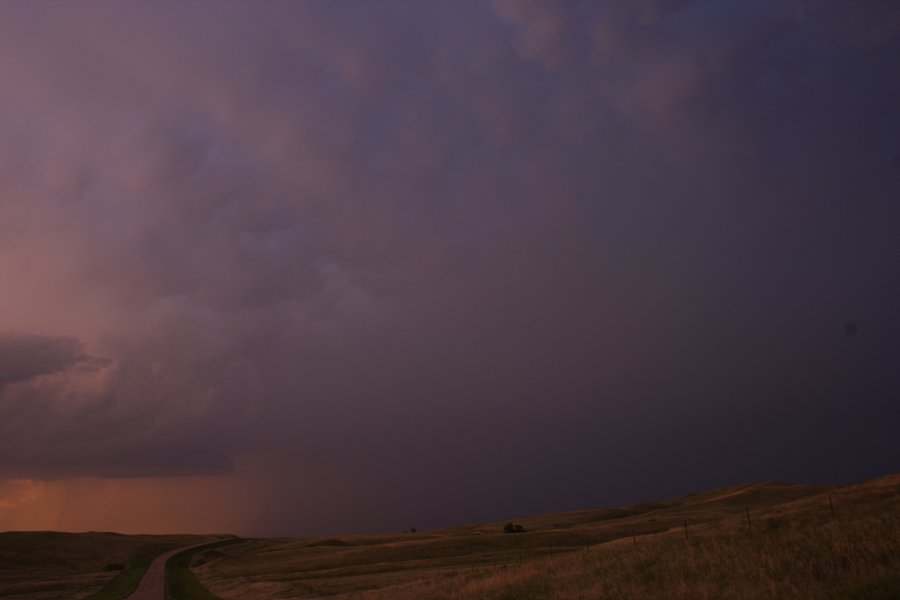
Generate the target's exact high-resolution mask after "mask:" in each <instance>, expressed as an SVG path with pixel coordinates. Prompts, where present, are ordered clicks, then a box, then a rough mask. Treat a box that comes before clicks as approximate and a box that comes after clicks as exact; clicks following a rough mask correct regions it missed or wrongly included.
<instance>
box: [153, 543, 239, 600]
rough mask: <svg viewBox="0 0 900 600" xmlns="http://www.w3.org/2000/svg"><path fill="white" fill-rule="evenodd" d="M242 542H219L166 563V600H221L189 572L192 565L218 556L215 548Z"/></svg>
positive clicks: (187, 552) (188, 552)
mask: <svg viewBox="0 0 900 600" xmlns="http://www.w3.org/2000/svg"><path fill="white" fill-rule="evenodd" d="M242 541H243V540H241V539H239V538H232V539H227V540H221V541H218V542H214V543H212V544H208V545H206V546H200V547H198V548H191V549H189V550H185V551H184V552H179V553H178V554H176V555H175V556H173V557H172V558H170V559H169V561H168V562H167V563H166V599H167V600H221V599H220V598H219V597H218V596H216V595H214V594H212V593H211V592H210V591H209V590H207V589H206V588H205V587H203V585H202V584H201V583H200V582H199V581H197V578H196V577H195V576H194V573H193V572H192V571H191V565H192V564H203V563H204V562H205V561H207V560H209V559H210V557H213V556H220V555H219V554H218V552H217V550H216V549H217V548H221V547H223V546H230V545H232V544H237V543H240V542H242Z"/></svg>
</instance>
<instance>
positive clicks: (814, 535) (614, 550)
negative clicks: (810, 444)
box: [194, 475, 900, 600]
mask: <svg viewBox="0 0 900 600" xmlns="http://www.w3.org/2000/svg"><path fill="white" fill-rule="evenodd" d="M832 507H833V512H832ZM511 520H513V521H515V523H517V524H519V525H521V526H522V527H523V528H524V530H525V531H524V532H523V533H513V534H509V533H504V532H503V527H504V525H505V522H497V523H488V524H484V525H476V526H468V527H454V528H450V529H446V530H441V531H431V532H423V533H403V534H395V535H369V536H347V537H341V538H333V537H332V538H301V539H260V540H250V541H247V542H245V543H241V544H236V545H234V546H230V547H227V548H221V549H218V550H216V551H214V552H213V553H209V554H204V553H201V554H200V555H198V557H197V560H198V563H195V566H194V572H195V573H196V574H197V576H198V578H199V580H200V581H201V582H202V583H203V584H204V585H205V586H206V587H207V588H209V589H210V590H211V591H212V592H213V593H215V594H216V595H218V596H220V597H221V598H226V599H235V600H236V599H239V598H240V599H244V600H256V599H260V600H261V599H268V598H320V597H326V596H327V597H333V598H337V599H349V598H365V599H371V600H380V599H384V600H387V599H391V600H408V599H414V598H415V599H419V598H422V599H424V598H427V599H434V600H444V599H445V600H463V599H466V600H468V599H473V598H474V599H485V600H486V599H508V600H513V599H516V600H528V599H563V598H565V599H581V598H583V599H588V598H590V599H595V598H613V599H614V598H659V599H663V598H665V599H667V600H668V599H672V598H747V599H750V598H753V599H756V598H835V599H836V598H848V599H849V598H872V599H887V598H900V475H894V476H890V477H886V478H883V479H879V480H876V481H871V482H866V483H860V484H854V485H849V486H802V485H792V484H785V483H759V484H751V485H742V486H734V487H729V488H724V489H719V490H714V491H710V492H704V493H699V494H691V495H688V496H684V497H682V498H676V499H674V500H669V501H664V502H654V503H646V504H635V505H630V506H623V507H619V508H614V509H600V510H582V511H575V512H568V513H561V514H552V515H540V516H534V517H527V518H522V519H511ZM200 563H202V564H200Z"/></svg>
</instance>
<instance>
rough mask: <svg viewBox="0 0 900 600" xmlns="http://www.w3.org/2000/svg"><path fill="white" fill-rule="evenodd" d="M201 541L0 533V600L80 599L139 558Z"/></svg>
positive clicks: (192, 538) (190, 538) (184, 537)
mask: <svg viewBox="0 0 900 600" xmlns="http://www.w3.org/2000/svg"><path fill="white" fill-rule="evenodd" d="M206 537H208V536H193V535H169V536H161V535H120V534H117V533H95V532H91V533H57V532H51V531H38V532H34V531H29V532H8V533H0V598H3V599H6V598H10V599H12V598H15V599H16V600H20V599H21V600H50V599H57V598H59V599H62V598H65V599H66V600H71V599H80V598H86V597H88V596H91V595H93V594H94V593H96V592H98V591H100V590H101V589H102V588H103V587H104V586H105V585H106V583H107V582H109V581H110V580H112V579H113V578H114V577H116V576H117V575H119V574H120V573H122V572H123V571H125V570H126V569H128V567H130V566H131V565H132V564H134V563H135V562H139V561H140V560H141V559H142V558H144V557H149V556H155V555H157V554H160V553H162V552H164V551H165V550H169V549H171V548H177V547H179V546H185V545H187V544H190V543H193V542H196V541H201V540H203V539H206Z"/></svg>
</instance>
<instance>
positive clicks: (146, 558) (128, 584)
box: [84, 546, 171, 600]
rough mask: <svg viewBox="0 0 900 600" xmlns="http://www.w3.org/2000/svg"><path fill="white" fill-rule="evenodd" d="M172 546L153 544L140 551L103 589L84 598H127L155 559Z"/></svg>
mask: <svg viewBox="0 0 900 600" xmlns="http://www.w3.org/2000/svg"><path fill="white" fill-rule="evenodd" d="M170 548H171V546H151V547H149V548H144V549H143V550H141V551H140V552H138V553H137V554H136V555H135V556H134V558H132V559H131V561H130V562H129V563H128V564H127V565H124V568H123V569H122V570H121V571H120V572H119V573H118V574H117V575H116V576H115V577H113V578H112V579H110V580H109V582H107V584H106V585H105V586H104V587H103V589H102V590H100V591H99V592H96V593H94V594H91V595H90V596H87V597H86V598H85V599H84V600H122V599H123V598H127V597H128V596H129V595H130V594H131V593H132V592H133V591H134V590H135V589H136V588H137V586H138V584H139V583H140V582H141V578H142V577H143V576H144V573H146V572H147V568H148V567H149V566H150V563H151V562H153V559H154V558H156V557H157V556H159V555H160V554H162V553H163V552H165V551H166V550H168V549H170Z"/></svg>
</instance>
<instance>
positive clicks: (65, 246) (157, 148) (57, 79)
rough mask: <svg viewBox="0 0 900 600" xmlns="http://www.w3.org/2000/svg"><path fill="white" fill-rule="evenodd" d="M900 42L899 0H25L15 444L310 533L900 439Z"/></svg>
mask: <svg viewBox="0 0 900 600" xmlns="http://www.w3.org/2000/svg"><path fill="white" fill-rule="evenodd" d="M898 72H900V9H898V8H897V7H896V5H895V4H894V3H891V2H867V3H859V2H849V1H844V0H822V1H812V0H797V1H793V2H783V1H779V2H775V1H772V2H768V1H762V2H753V3H747V2H701V1H690V0H668V1H667V0H641V1H638V2H635V1H621V2H620V1H616V0H612V1H607V2H567V1H550V0H548V1H539V0H521V1H518V0H517V1H507V0H491V1H484V2H480V1H479V2H378V3H372V2H340V3H337V2H276V1H272V2H267V3H264V4H253V5H252V6H250V5H249V4H248V3H245V2H226V1H217V2H201V1H196V2H187V3H180V4H178V5H177V6H176V5H171V6H166V7H160V6H158V5H155V4H153V3H140V4H138V3H128V4H123V3H116V2H90V3H79V4H77V5H75V4H65V3H54V4H52V5H49V4H47V5H42V4H24V3H22V4H6V5H3V6H0V77H2V80H3V81H4V93H3V94H2V95H0V140H3V141H2V153H0V191H2V193H0V272H2V273H3V274H4V279H3V293H2V294H0V331H8V332H15V333H10V334H3V335H2V336H0V416H2V421H0V476H3V477H7V478H16V479H28V480H51V479H52V480H65V479H66V478H74V477H82V478H83V477H101V478H116V479H120V478H148V477H154V478H163V479H165V478H167V477H175V476H178V477H199V478H201V479H202V477H203V476H209V477H222V476H226V475H228V474H229V473H230V474H232V475H233V476H234V477H236V478H237V479H238V480H241V478H250V479H252V480H253V482H254V483H253V485H254V486H258V487H261V488H262V489H264V490H266V491H267V494H268V498H269V499H270V501H271V503H272V504H271V506H270V510H267V511H263V513H265V514H258V513H259V511H250V509H247V510H248V512H253V514H254V515H255V516H254V517H253V518H252V519H250V518H249V517H248V520H246V521H241V520H240V519H239V518H237V517H234V516H233V515H234V514H240V512H241V511H240V510H237V509H235V510H233V511H231V512H228V514H229V515H231V516H229V517H228V518H227V519H225V518H224V517H223V519H225V520H224V521H223V524H222V525H221V527H222V528H228V527H231V528H232V529H242V528H243V530H244V531H250V530H252V531H253V532H274V533H285V532H287V533H296V532H302V531H312V530H320V531H325V530H334V529H336V528H337V529H343V530H351V529H353V528H357V529H359V530H363V529H366V530H371V529H378V528H406V527H409V526H411V525H418V526H419V527H423V526H430V525H441V524H451V523H455V522H462V521H472V520H483V519H492V518H504V517H506V516H508V515H514V514H523V513H526V512H542V511H551V510H565V509H571V508H578V507H583V506H597V505H604V504H612V503H616V502H624V501H629V500H638V499H646V498H652V497H658V496H661V495H672V494H676V493H681V492H687V491H690V490H692V489H695V488H697V487H700V486H705V487H709V486H713V485H719V484H724V483H730V482H737V481H747V480H754V479H791V480H801V481H825V480H842V479H858V478H863V477H869V476H874V475H878V474H881V473H883V472H886V471H890V470H896V469H897V468H898V467H900V465H898V463H897V457H898V456H900V445H898V441H897V439H896V437H895V435H893V431H892V429H893V428H892V427H891V424H893V423H896V420H897V418H898V417H900V414H898V408H897V407H898V404H897V398H898V393H900V369H898V366H900V313H898V311H897V305H898V299H900V261H898V257H900V236H898V235H897V232H898V230H900V228H898V226H900V202H898V198H900V143H898V140H900V112H898V111H897V110H896V107H897V106H900V79H898V78H897V77H895V76H894V74H895V73H898ZM242 465H243V466H242ZM248 480H249V479H248ZM122 485H125V484H122ZM110 489H112V488H110ZM115 489H121V488H115ZM123 493H124V492H123ZM298 503H300V504H302V505H303V507H304V508H303V510H302V511H298V510H295V509H296V506H297V505H298ZM412 520H415V522H414V523H413V522H411V521H412ZM66 522H67V523H68V522H77V519H74V518H73V520H72V521H66ZM182 522H183V521H179V523H182ZM154 523H157V521H154ZM0 524H2V520H0ZM154 526H155V525H154ZM161 527H164V526H162V525H161Z"/></svg>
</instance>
